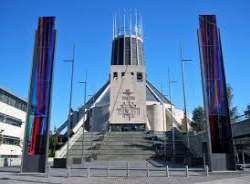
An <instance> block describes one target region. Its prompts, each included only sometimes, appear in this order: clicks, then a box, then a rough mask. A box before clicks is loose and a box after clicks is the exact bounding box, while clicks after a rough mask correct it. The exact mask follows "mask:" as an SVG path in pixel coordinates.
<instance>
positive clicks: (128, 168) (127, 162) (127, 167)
mask: <svg viewBox="0 0 250 184" xmlns="http://www.w3.org/2000/svg"><path fill="white" fill-rule="evenodd" d="M127 177H129V162H127Z"/></svg>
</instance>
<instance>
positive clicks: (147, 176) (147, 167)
mask: <svg viewBox="0 0 250 184" xmlns="http://www.w3.org/2000/svg"><path fill="white" fill-rule="evenodd" d="M146 169H147V177H149V167H148V162H147V161H146Z"/></svg>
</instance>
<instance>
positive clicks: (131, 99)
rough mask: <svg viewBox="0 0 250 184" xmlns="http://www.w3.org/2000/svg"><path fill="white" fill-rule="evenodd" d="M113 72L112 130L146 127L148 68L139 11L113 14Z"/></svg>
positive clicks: (110, 125)
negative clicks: (132, 13)
mask: <svg viewBox="0 0 250 184" xmlns="http://www.w3.org/2000/svg"><path fill="white" fill-rule="evenodd" d="M110 72H111V73H110V84H111V85H110V120H109V127H110V130H111V131H117V130H118V131H131V130H145V128H146V122H147V115H146V72H145V66H144V54H143V34H142V21H141V17H140V18H139V16H138V14H137V12H136V13H135V14H134V15H131V14H130V15H127V14H126V13H124V14H123V15H122V16H118V18H117V17H116V16H115V17H114V20H113V41H112V59H111V71H110Z"/></svg>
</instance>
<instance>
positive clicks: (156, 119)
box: [147, 104, 165, 131]
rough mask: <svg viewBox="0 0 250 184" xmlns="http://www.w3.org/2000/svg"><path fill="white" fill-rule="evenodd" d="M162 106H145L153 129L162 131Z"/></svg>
mask: <svg viewBox="0 0 250 184" xmlns="http://www.w3.org/2000/svg"><path fill="white" fill-rule="evenodd" d="M163 113H164V112H163V106H162V105H160V104H153V105H148V106H147V115H148V121H149V124H150V127H151V130H153V131H164V129H165V125H164V118H163V117H164V115H163Z"/></svg>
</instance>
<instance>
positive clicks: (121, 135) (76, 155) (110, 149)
mask: <svg viewBox="0 0 250 184" xmlns="http://www.w3.org/2000/svg"><path fill="white" fill-rule="evenodd" d="M172 148H173V142H172V134H171V132H167V133H164V132H162V133H152V132H151V133H150V132H84V133H82V134H81V135H80V136H78V139H77V140H75V141H74V143H73V144H72V146H70V156H71V158H72V161H73V163H75V164H77V163H80V162H81V161H82V159H83V160H84V161H94V160H99V161H121V160H123V161H133V160H134V161H143V160H165V159H167V160H168V161H172V160H175V162H183V160H184V158H185V156H186V153H187V152H186V146H185V145H184V143H183V140H182V139H181V138H176V140H175V152H174V154H173V149H172ZM173 157H175V158H174V159H173Z"/></svg>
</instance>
